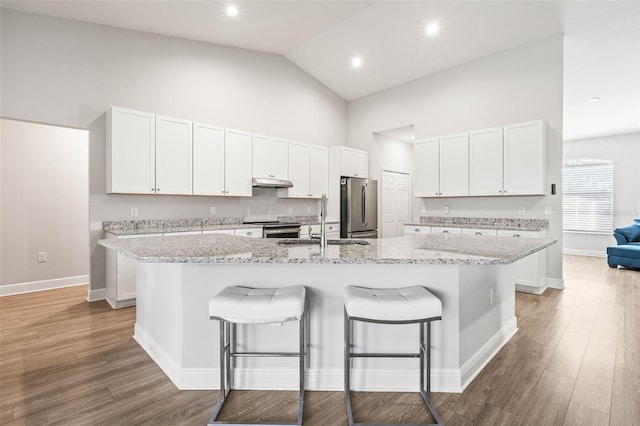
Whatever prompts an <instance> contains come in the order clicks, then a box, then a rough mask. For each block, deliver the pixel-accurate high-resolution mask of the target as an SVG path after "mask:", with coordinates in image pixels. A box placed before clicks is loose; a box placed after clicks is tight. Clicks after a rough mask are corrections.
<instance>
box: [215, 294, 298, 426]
mask: <svg viewBox="0 0 640 426" xmlns="http://www.w3.org/2000/svg"><path fill="white" fill-rule="evenodd" d="M209 316H210V318H211V319H215V320H218V321H220V398H219V400H218V404H217V406H216V408H215V410H214V412H213V414H212V415H211V418H210V419H209V423H208V424H209V425H234V424H251V425H298V426H299V425H302V418H303V414H304V390H305V383H306V370H307V369H308V368H309V312H308V310H307V309H306V289H305V287H304V286H294V287H283V288H250V287H241V286H229V287H225V288H224V289H223V290H222V291H220V293H218V294H217V295H215V296H214V297H213V298H212V299H211V300H209ZM288 321H299V324H300V325H299V340H298V344H299V350H298V351H297V352H251V351H244V352H239V351H237V350H236V326H238V325H260V324H273V323H283V322H288ZM248 344H249V342H246V343H245V346H248ZM236 357H298V358H299V378H300V388H299V397H298V419H297V422H291V423H245V422H242V423H238V422H225V421H220V420H218V419H217V418H218V415H219V414H220V411H221V410H222V406H223V405H224V402H225V401H226V400H227V396H228V395H229V392H230V391H231V390H232V387H231V362H232V360H233V359H235V358H236Z"/></svg>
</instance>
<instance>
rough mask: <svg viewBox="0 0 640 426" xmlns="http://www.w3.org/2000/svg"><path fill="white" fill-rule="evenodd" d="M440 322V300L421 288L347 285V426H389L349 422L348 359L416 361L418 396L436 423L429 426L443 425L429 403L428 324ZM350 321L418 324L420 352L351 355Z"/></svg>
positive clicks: (345, 301) (350, 415)
mask: <svg viewBox="0 0 640 426" xmlns="http://www.w3.org/2000/svg"><path fill="white" fill-rule="evenodd" d="M440 319H442V303H441V302H440V299H438V298H437V297H436V296H434V295H433V294H432V293H431V292H430V291H429V290H427V289H426V288H424V287H420V286H414V287H405V288H398V289H375V288H367V287H355V286H349V287H347V288H346V289H345V295H344V393H345V398H346V401H347V415H348V417H349V425H350V426H351V425H355V426H371V425H382V424H384V425H390V424H389V423H354V422H353V410H352V408H351V385H350V382H351V359H352V358H419V359H420V395H421V396H422V400H423V401H424V403H425V404H426V406H427V408H428V409H429V412H430V413H431V415H432V416H433V418H434V420H435V421H436V423H429V424H438V425H441V424H443V423H442V420H441V419H440V416H439V415H438V413H437V412H436V409H435V408H434V407H433V405H432V403H431V321H435V320H440ZM352 321H362V322H370V323H377V324H420V345H419V347H420V350H419V352H418V353H376V352H373V353H372V352H360V353H353V352H351V346H352V335H351V334H352V333H351V325H352ZM425 336H426V338H425ZM425 364H426V366H425ZM425 367H426V377H425ZM425 381H426V385H425ZM426 425H427V424H419V425H415V424H414V425H412V426H426Z"/></svg>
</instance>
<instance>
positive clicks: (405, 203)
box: [382, 170, 409, 238]
mask: <svg viewBox="0 0 640 426" xmlns="http://www.w3.org/2000/svg"><path fill="white" fill-rule="evenodd" d="M408 221H409V175H408V174H405V173H396V172H389V171H386V170H385V171H383V172H382V238H392V237H399V236H402V235H404V224H405V223H406V222H408Z"/></svg>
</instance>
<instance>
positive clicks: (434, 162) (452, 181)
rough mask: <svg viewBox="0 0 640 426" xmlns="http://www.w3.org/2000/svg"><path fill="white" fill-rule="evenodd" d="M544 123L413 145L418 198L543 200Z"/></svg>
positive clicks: (447, 137) (480, 131) (485, 130)
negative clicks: (529, 197)
mask: <svg viewBox="0 0 640 426" xmlns="http://www.w3.org/2000/svg"><path fill="white" fill-rule="evenodd" d="M545 133H546V127H545V123H544V121H542V120H538V121H532V122H527V123H518V124H512V125H508V126H503V127H494V128H490V129H484V130H475V131H471V132H469V133H460V134H456V135H449V136H442V137H440V138H431V139H423V140H420V141H416V142H415V144H414V160H415V169H414V170H415V181H414V196H416V197H463V196H487V195H488V196H498V195H500V196H502V195H544V188H545V184H544V181H545V179H544V174H545V144H546V142H545Z"/></svg>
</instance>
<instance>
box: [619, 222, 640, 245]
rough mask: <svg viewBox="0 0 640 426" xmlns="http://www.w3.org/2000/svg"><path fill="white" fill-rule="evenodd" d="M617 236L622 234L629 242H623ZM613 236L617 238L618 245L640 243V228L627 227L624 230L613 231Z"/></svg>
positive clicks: (635, 226)
mask: <svg viewBox="0 0 640 426" xmlns="http://www.w3.org/2000/svg"><path fill="white" fill-rule="evenodd" d="M616 234H622V235H623V236H624V237H625V238H626V240H627V241H622V239H621V238H619V236H617V235H616ZM613 236H614V237H615V238H616V241H618V244H626V243H633V242H638V241H640V226H638V225H631V226H625V227H624V228H616V229H614V230H613Z"/></svg>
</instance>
